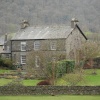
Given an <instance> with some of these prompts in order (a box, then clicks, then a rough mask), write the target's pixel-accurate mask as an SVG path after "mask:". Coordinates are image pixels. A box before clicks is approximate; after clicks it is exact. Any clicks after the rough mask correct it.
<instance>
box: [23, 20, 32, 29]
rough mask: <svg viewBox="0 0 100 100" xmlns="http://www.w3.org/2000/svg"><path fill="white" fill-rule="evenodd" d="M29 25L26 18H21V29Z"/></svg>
mask: <svg viewBox="0 0 100 100" xmlns="http://www.w3.org/2000/svg"><path fill="white" fill-rule="evenodd" d="M28 26H30V24H29V22H28V21H27V20H23V21H22V23H21V29H25V28H26V27H28Z"/></svg>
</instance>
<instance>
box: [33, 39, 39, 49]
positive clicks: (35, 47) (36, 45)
mask: <svg viewBox="0 0 100 100" xmlns="http://www.w3.org/2000/svg"><path fill="white" fill-rule="evenodd" d="M39 49H40V41H35V42H34V50H39Z"/></svg>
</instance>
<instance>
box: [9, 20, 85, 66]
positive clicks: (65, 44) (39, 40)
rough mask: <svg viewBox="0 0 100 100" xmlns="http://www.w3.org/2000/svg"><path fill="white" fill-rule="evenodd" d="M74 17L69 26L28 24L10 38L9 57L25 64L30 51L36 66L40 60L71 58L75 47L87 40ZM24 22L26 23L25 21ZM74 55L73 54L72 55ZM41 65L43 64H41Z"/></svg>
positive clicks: (17, 62)
mask: <svg viewBox="0 0 100 100" xmlns="http://www.w3.org/2000/svg"><path fill="white" fill-rule="evenodd" d="M77 22H78V21H77V20H76V19H72V21H71V26H64V25H63V26H49V27H45V26H39V27H30V26H28V25H26V26H25V28H22V29H21V30H20V31H18V32H17V33H16V34H15V35H14V36H13V38H12V39H11V40H10V48H9V50H10V54H11V55H10V57H11V60H13V61H14V63H15V64H21V65H23V67H24V65H26V64H27V58H29V56H32V55H29V53H30V52H33V54H34V55H33V56H34V58H32V59H31V60H32V61H33V62H34V63H35V66H36V67H40V66H41V64H40V60H41V59H42V60H41V61H43V57H44V56H45V57H44V58H45V60H47V59H49V61H50V60H56V59H57V60H61V59H65V58H67V59H72V58H73V55H74V54H75V52H76V49H79V48H80V47H81V44H82V43H83V42H84V41H86V40H87V37H86V36H85V35H84V33H83V32H82V30H81V29H80V27H79V26H78V24H77ZM25 24H26V23H25ZM40 55H41V57H39V56H40ZM74 57H75V56H74ZM42 65H43V64H42Z"/></svg>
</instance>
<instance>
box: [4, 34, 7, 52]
mask: <svg viewBox="0 0 100 100" xmlns="http://www.w3.org/2000/svg"><path fill="white" fill-rule="evenodd" d="M3 50H7V33H6V34H5V39H4V47H3Z"/></svg>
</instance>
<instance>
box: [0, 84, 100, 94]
mask: <svg viewBox="0 0 100 100" xmlns="http://www.w3.org/2000/svg"><path fill="white" fill-rule="evenodd" d="M62 94H63V95H64V94H66V95H100V86H27V87H26V86H1V87H0V95H62Z"/></svg>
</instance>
